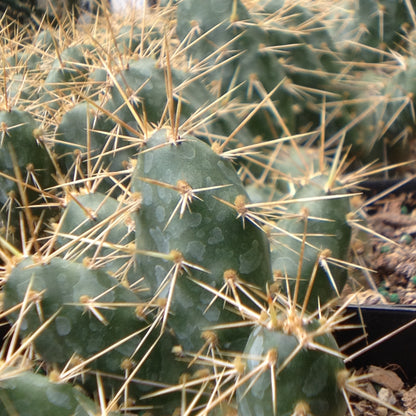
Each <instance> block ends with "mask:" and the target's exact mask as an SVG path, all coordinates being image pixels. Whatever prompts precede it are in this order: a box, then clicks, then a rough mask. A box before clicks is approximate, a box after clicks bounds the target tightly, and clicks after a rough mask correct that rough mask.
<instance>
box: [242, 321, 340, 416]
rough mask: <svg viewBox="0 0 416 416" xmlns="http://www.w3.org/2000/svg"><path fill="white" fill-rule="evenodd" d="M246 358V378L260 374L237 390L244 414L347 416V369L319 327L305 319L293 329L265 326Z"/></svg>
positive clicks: (257, 331) (252, 340) (253, 335)
mask: <svg viewBox="0 0 416 416" xmlns="http://www.w3.org/2000/svg"><path fill="white" fill-rule="evenodd" d="M282 324H284V322H282ZM318 334H319V335H318ZM244 356H246V357H248V358H247V362H246V369H245V374H249V373H250V372H253V374H254V372H255V371H256V369H258V371H257V372H258V374H257V375H256V376H254V375H253V380H254V382H252V384H250V386H249V387H247V384H249V383H247V384H244V385H243V386H241V387H240V388H239V389H238V391H237V403H238V414H239V415H241V416H254V415H257V416H266V415H279V416H293V415H320V416H343V415H345V412H346V407H347V406H346V402H345V398H344V395H343V392H342V387H343V382H344V379H345V378H346V376H347V370H346V369H345V365H344V362H343V359H342V355H341V354H340V352H339V350H338V346H337V344H336V342H335V339H334V338H333V336H332V335H331V334H330V333H322V332H321V333H320V324H319V322H317V321H313V320H308V319H306V318H304V321H303V322H302V321H299V322H297V323H295V325H294V326H293V327H291V326H290V324H289V319H288V320H287V321H286V325H285V326H284V327H283V328H268V327H267V326H260V325H259V326H257V327H255V328H254V329H253V331H252V333H251V334H250V337H249V339H248V342H247V346H246V348H245V350H244ZM257 376H258V377H257Z"/></svg>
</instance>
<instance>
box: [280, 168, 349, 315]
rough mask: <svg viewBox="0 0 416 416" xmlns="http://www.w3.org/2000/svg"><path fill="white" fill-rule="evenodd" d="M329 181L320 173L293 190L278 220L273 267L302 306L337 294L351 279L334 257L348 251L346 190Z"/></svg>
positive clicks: (312, 308) (316, 304)
mask: <svg viewBox="0 0 416 416" xmlns="http://www.w3.org/2000/svg"><path fill="white" fill-rule="evenodd" d="M329 183H330V178H329V177H328V176H326V175H321V176H317V177H315V178H312V179H311V180H310V181H309V183H308V184H306V185H305V186H303V187H302V188H300V189H299V190H298V191H297V192H296V193H295V195H294V197H293V200H294V203H293V204H289V205H288V209H287V211H286V213H285V215H287V218H284V219H282V220H280V221H279V222H278V223H277V228H278V229H279V237H278V238H277V239H276V244H274V245H273V250H272V267H273V270H274V272H278V275H280V276H281V279H282V282H281V287H282V289H283V291H285V288H286V287H289V288H290V296H292V297H293V296H296V299H295V301H296V302H298V303H299V304H301V305H302V304H303V303H304V302H306V305H305V306H307V307H308V309H309V310H310V311H315V310H317V308H319V306H320V305H323V304H325V303H326V302H327V301H329V300H331V299H333V298H334V297H336V296H339V294H340V293H341V291H342V289H343V287H344V285H345V282H346V279H347V270H346V268H345V267H344V265H342V264H336V259H339V260H341V261H346V260H347V256H348V250H349V245H350V238H351V227H350V226H349V225H348V222H347V215H348V214H349V212H350V204H349V198H348V196H347V195H346V194H345V193H344V192H343V191H342V189H335V188H334V187H332V189H334V190H331V189H327V187H328V184H329ZM331 259H335V263H334V261H332V260H331Z"/></svg>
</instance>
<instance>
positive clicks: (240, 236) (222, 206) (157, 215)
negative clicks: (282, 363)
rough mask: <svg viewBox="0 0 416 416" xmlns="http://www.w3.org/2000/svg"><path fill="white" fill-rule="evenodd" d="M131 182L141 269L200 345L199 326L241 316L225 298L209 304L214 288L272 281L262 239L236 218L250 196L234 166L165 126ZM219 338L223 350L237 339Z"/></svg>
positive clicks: (175, 323) (174, 319)
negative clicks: (138, 203) (136, 198)
mask: <svg viewBox="0 0 416 416" xmlns="http://www.w3.org/2000/svg"><path fill="white" fill-rule="evenodd" d="M132 186H133V190H134V191H135V192H140V193H141V194H142V207H141V209H140V210H139V211H138V214H137V215H136V248H137V250H138V251H139V254H138V256H137V259H136V263H137V270H138V273H139V275H140V276H143V277H144V280H145V283H146V284H147V285H148V287H149V289H150V292H151V293H152V294H153V295H152V296H157V297H161V298H166V299H168V303H170V305H169V306H170V308H169V310H170V312H169V324H170V325H171V326H172V328H173V329H174V331H175V333H176V335H177V336H178V338H179V340H180V341H181V343H182V344H183V346H184V348H186V349H191V350H197V349H198V348H199V347H200V346H201V345H202V343H203V341H202V340H201V331H204V330H206V329H209V328H211V327H212V326H214V325H216V324H219V323H225V322H230V321H235V320H238V315H236V314H233V313H231V312H229V311H227V310H226V309H224V305H223V301H220V300H217V301H215V302H214V301H213V299H214V297H215V294H214V292H215V291H218V290H222V291H224V290H226V287H227V286H228V285H229V284H233V283H234V282H233V281H232V280H233V279H237V280H238V279H241V280H242V281H244V282H247V283H250V284H254V285H256V286H257V287H259V288H264V287H265V284H266V282H268V281H270V280H269V279H270V273H271V271H270V263H269V262H270V259H269V247H268V242H267V238H266V236H265V234H264V232H263V231H262V230H261V229H259V228H258V227H256V226H255V225H253V223H251V222H250V221H249V220H247V219H246V220H244V218H238V217H239V216H241V215H242V214H244V202H248V197H247V194H246V192H245V190H244V187H243V185H242V183H241V181H240V179H239V178H238V176H237V174H236V171H235V170H234V167H233V166H232V164H231V163H230V162H229V161H227V160H224V159H222V158H221V157H220V156H219V155H217V154H216V153H215V152H214V151H213V150H212V149H211V148H210V147H209V146H208V145H207V144H205V143H203V142H201V141H200V140H197V139H195V138H193V137H190V136H186V137H182V138H180V139H179V140H177V141H176V142H175V141H172V140H171V139H170V137H169V133H168V131H167V130H160V131H158V132H156V133H155V134H154V135H153V136H152V137H151V138H150V139H149V142H148V144H147V147H146V148H145V149H144V150H143V151H142V152H141V153H140V154H139V156H138V159H137V165H136V168H135V172H134V175H133V179H132ZM230 204H231V206H230ZM233 205H235V206H236V207H233ZM238 210H241V212H240V211H238ZM229 271H233V273H229ZM227 276H228V277H227ZM230 276H233V278H230V281H227V280H228V278H229V277H230ZM237 280H236V282H237ZM201 285H206V286H207V287H208V289H207V288H204V287H201ZM190 316H192V318H193V324H190V323H189V317H190ZM236 332H237V331H236ZM222 337H223V338H222ZM219 338H220V342H222V347H224V348H226V347H230V343H231V342H232V340H234V341H237V338H238V337H237V336H234V335H233V336H231V338H229V337H228V339H227V336H226V334H222V333H221V332H220V333H219ZM234 341H233V342H234Z"/></svg>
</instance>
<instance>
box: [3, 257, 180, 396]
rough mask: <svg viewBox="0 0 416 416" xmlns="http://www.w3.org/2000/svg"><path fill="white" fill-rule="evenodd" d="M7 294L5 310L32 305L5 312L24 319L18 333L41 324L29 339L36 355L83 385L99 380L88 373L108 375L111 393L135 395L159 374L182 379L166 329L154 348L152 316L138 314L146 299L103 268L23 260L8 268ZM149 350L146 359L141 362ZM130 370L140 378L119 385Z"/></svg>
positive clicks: (171, 379) (165, 378)
mask: <svg viewBox="0 0 416 416" xmlns="http://www.w3.org/2000/svg"><path fill="white" fill-rule="evenodd" d="M4 293H5V308H6V309H10V308H11V309H15V306H16V305H20V304H21V303H22V302H23V303H25V302H26V304H27V305H28V306H29V310H25V311H21V312H17V313H16V312H15V313H12V314H10V315H9V317H10V319H11V321H12V322H14V323H16V322H17V321H18V320H20V319H22V320H23V324H20V335H21V336H22V337H28V336H30V335H32V334H33V333H34V332H35V331H37V330H38V329H39V328H42V330H41V332H40V333H39V334H38V335H37V336H36V337H35V339H34V346H35V349H36V352H37V353H38V354H39V355H40V356H41V357H42V358H43V359H44V360H45V362H47V363H48V365H50V366H53V367H55V368H57V369H59V370H60V371H61V372H62V373H61V374H65V376H66V377H68V378H73V379H76V378H78V377H80V379H81V380H83V386H84V387H85V388H88V389H91V388H92V389H94V386H95V383H96V382H95V380H94V378H92V379H91V376H90V377H89V376H88V374H89V372H90V371H92V372H93V373H95V372H97V373H98V374H100V375H101V377H102V378H104V379H105V380H106V383H105V386H106V390H107V394H108V395H110V394H111V393H113V394H115V393H116V392H117V391H118V389H120V388H123V389H124V390H125V392H126V393H125V394H126V395H127V396H128V392H130V391H133V392H135V396H136V397H137V395H139V394H140V393H139V392H142V393H143V392H148V391H149V389H150V388H151V386H152V383H154V382H155V381H162V380H160V377H161V376H162V375H163V382H165V383H166V382H177V380H178V379H179V376H180V371H181V368H182V367H181V365H180V363H177V361H176V360H175V359H174V355H173V354H172V349H173V346H174V343H173V341H172V339H171V337H170V336H169V334H166V335H164V336H163V342H159V343H158V344H157V346H156V347H155V345H156V344H155V342H156V341H157V340H158V335H157V334H158V331H157V330H156V329H155V328H156V326H157V322H158V319H157V317H155V316H153V317H152V316H145V315H143V314H142V310H144V308H145V307H146V304H145V303H144V302H143V300H142V299H141V298H140V297H139V296H138V295H137V294H135V293H133V292H132V291H131V290H129V289H128V288H126V287H124V286H123V285H121V284H120V282H119V281H118V280H116V279H115V278H112V277H110V276H109V275H107V274H106V273H105V272H103V271H101V270H90V269H87V268H86V267H85V266H84V265H82V264H77V263H74V262H71V261H68V260H63V259H60V258H52V259H50V261H49V262H48V263H45V264H42V263H39V262H38V263H36V262H35V261H34V260H32V259H26V260H23V261H21V262H20V263H19V264H18V265H17V266H16V267H15V268H14V269H13V271H12V272H11V275H10V277H9V279H8V282H7V285H6V287H5V292H4ZM20 314H22V315H20ZM146 355H150V357H151V358H149V359H148V360H146V361H142V359H141V358H142V357H143V356H146ZM136 366H137V367H136ZM87 370H88V371H87ZM129 371H134V373H135V374H137V376H138V377H139V378H140V379H141V381H139V382H131V383H130V385H128V387H126V386H124V387H123V382H124V379H125V378H127V375H126V373H127V374H128V373H129ZM165 372H168V373H166V374H165ZM158 379H159V380H158ZM117 380H120V381H117ZM134 380H135V379H133V381H134ZM149 383H150V384H149ZM149 386H150V387H149Z"/></svg>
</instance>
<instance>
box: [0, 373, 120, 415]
mask: <svg viewBox="0 0 416 416" xmlns="http://www.w3.org/2000/svg"><path fill="white" fill-rule="evenodd" d="M40 409H41V411H42V414H43V415H45V416H48V415H51V416H52V415H57V414H59V415H62V416H72V415H77V416H88V415H91V414H96V412H97V411H98V406H97V405H96V404H95V403H94V402H93V401H92V400H91V399H90V398H89V397H88V396H86V395H85V394H83V393H82V391H81V390H80V389H77V387H74V386H72V385H70V384H66V383H59V381H58V380H57V381H55V382H54V381H52V380H51V379H50V378H48V377H47V376H44V375H42V374H35V373H32V372H31V371H22V370H19V369H18V368H16V369H13V368H11V369H9V370H8V371H7V372H6V373H4V374H2V376H1V381H0V414H2V415H6V414H7V415H17V414H18V415H25V416H32V415H33V416H34V415H36V414H39V413H38V412H39V411H40ZM107 414H108V415H109V416H117V415H120V413H118V412H108V413H107Z"/></svg>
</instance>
